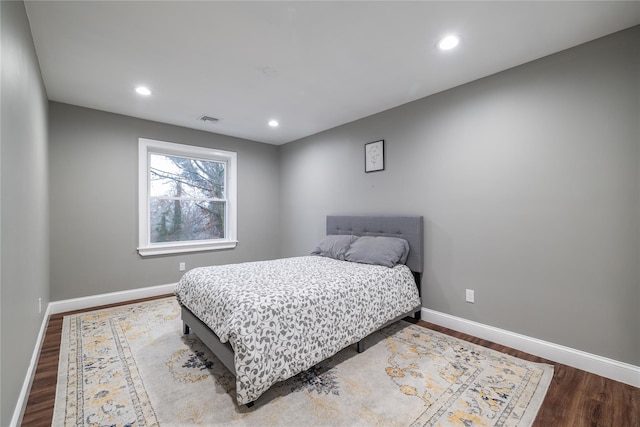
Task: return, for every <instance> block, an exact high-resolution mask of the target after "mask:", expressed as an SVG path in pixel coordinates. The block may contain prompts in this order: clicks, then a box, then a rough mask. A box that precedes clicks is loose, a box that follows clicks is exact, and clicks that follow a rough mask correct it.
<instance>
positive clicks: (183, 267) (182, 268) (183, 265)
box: [180, 262, 187, 271]
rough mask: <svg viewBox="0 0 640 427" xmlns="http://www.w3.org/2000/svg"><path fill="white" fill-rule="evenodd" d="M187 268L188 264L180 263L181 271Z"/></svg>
mask: <svg viewBox="0 0 640 427" xmlns="http://www.w3.org/2000/svg"><path fill="white" fill-rule="evenodd" d="M186 268H187V266H186V264H185V263H184V262H181V263H180V271H184V270H185V269H186Z"/></svg>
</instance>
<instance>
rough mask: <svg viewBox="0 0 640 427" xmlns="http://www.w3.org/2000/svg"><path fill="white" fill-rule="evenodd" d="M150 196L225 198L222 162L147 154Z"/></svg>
mask: <svg viewBox="0 0 640 427" xmlns="http://www.w3.org/2000/svg"><path fill="white" fill-rule="evenodd" d="M149 161H150V168H149V169H150V179H151V182H150V184H151V185H150V189H151V193H150V196H151V197H180V198H189V199H224V198H225V194H224V191H225V182H224V181H225V176H226V175H225V166H226V165H225V163H224V162H215V161H206V160H196V159H190V158H185V157H177V156H168V155H162V154H151V155H150V159H149Z"/></svg>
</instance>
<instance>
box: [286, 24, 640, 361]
mask: <svg viewBox="0 0 640 427" xmlns="http://www.w3.org/2000/svg"><path fill="white" fill-rule="evenodd" d="M639 40H640V27H635V28H633V29H631V30H627V31H624V32H621V33H617V34H614V35H611V36H609V37H606V38H603V39H599V40H596V41H593V42H591V43H588V44H584V45H581V46H578V47H576V48H573V49H570V50H567V51H564V52H561V53H558V54H555V55H552V56H549V57H545V58H542V59H540V60H537V61H534V62H531V63H528V64H525V65H523V66H520V67H517V68H514V69H511V70H508V71H505V72H502V73H499V74H496V75H493V76H490V77H487V78H484V79H481V80H478V81H475V82H472V83H470V84H467V85H464V86H460V87H457V88H454V89H451V90H448V91H445V92H442V93H439V94H436V95H433V96H430V97H427V98H424V99H422V100H419V101H416V102H413V103H410V104H406V105H403V106H400V107H398V108H395V109H392V110H389V111H386V112H383V113H380V114H377V115H374V116H371V117H368V118H365V119H362V120H359V121H356V122H353V123H350V124H347V125H344V126H341V127H339V128H336V129H333V130H329V131H326V132H323V133H320V134H317V135H315V136H311V137H308V138H306V139H303V140H300V141H297V142H294V143H290V144H287V145H285V146H282V147H281V152H280V155H281V173H280V191H281V209H280V210H281V212H282V215H281V230H282V240H281V242H282V243H281V247H282V255H283V256H290V255H299V254H304V253H308V252H309V251H310V250H311V249H312V248H313V247H314V244H315V243H316V242H317V241H318V240H319V239H320V238H321V237H322V236H323V234H324V217H325V215H327V214H335V213H339V214H367V213H370V214H418V215H423V216H424V218H425V238H426V240H425V251H426V255H425V268H426V272H425V275H424V279H423V283H422V287H423V305H424V307H426V308H429V309H433V310H437V311H439V312H442V313H447V314H451V315H454V316H459V317H462V318H465V319H470V320H473V321H477V322H480V323H483V324H487V325H492V326H495V327H499V328H503V329H506V330H509V331H514V332H518V333H522V334H525V335H528V336H532V337H536V338H539V339H543V340H547V341H550V342H554V343H559V344H562V345H566V346H569V347H572V348H576V349H581V350H584V351H587V352H590V353H594V354H598V355H602V356H606V357H610V358H613V359H616V360H619V361H623V362H628V363H631V364H634V365H640V334H639V332H638V330H639V326H640V310H638V306H639V305H640V271H639V266H638V260H639V259H640V249H639V245H640V235H639V229H640V162H639V159H640V152H639V145H640V132H639V126H638V122H639V120H640V106H639V103H640V97H639V87H640V58H639V52H640V48H639V47H640V46H639ZM378 139H384V140H385V141H386V142H385V144H386V145H385V152H386V159H385V161H386V170H385V171H383V172H377V173H370V174H365V173H364V171H363V152H364V148H363V146H364V144H365V143H367V142H371V141H376V140H378ZM467 288H468V289H474V290H475V296H476V303H475V304H469V303H466V302H465V289H467Z"/></svg>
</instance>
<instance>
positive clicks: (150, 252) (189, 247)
mask: <svg viewBox="0 0 640 427" xmlns="http://www.w3.org/2000/svg"><path fill="white" fill-rule="evenodd" d="M237 245H238V241H237V240H225V241H223V242H215V243H212V242H206V243H180V244H164V245H154V246H145V247H140V248H138V253H139V254H140V256H143V257H145V256H155V255H170V254H182V253H185V252H202V251H217V250H221V249H233V248H235V247H236V246H237Z"/></svg>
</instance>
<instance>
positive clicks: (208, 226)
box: [138, 138, 238, 256]
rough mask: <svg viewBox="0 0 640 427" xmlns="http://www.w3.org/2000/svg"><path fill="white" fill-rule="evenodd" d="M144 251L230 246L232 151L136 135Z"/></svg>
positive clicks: (233, 203)
mask: <svg viewBox="0 0 640 427" xmlns="http://www.w3.org/2000/svg"><path fill="white" fill-rule="evenodd" d="M138 162H139V178H138V179H139V182H138V185H139V187H140V192H139V197H140V201H139V203H140V206H139V226H140V230H139V247H138V253H139V254H140V255H142V256H148V255H162V254H171V253H181V252H194V251H207V250H214V249H229V248H234V247H235V246H236V244H237V243H238V242H237V240H236V153H233V152H229V151H222V150H213V149H208V148H202V147H192V146H189V145H182V144H174V143H170V142H162V141H153V140H150V139H144V138H140V139H139V140H138Z"/></svg>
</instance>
